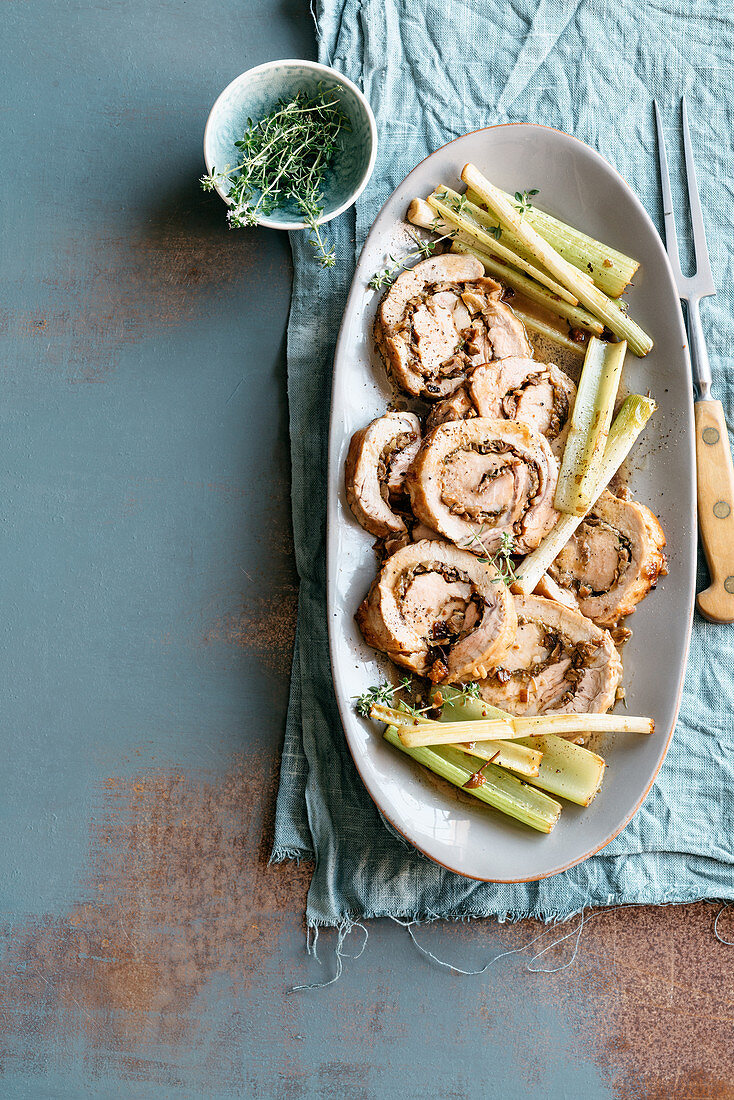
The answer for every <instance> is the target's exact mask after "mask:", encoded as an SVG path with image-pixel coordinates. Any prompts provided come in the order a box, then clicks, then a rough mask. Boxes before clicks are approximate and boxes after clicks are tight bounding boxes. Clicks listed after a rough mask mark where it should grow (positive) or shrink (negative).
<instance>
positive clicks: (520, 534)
mask: <svg viewBox="0 0 734 1100" xmlns="http://www.w3.org/2000/svg"><path fill="white" fill-rule="evenodd" d="M557 480H558V464H557V462H556V460H555V458H554V457H553V453H552V451H551V449H550V444H549V443H548V441H547V440H546V439H545V437H544V436H542V435H540V434H539V433H538V432H536V431H534V430H533V429H532V428H530V427H528V425H527V424H520V423H519V422H518V421H515V420H490V419H486V418H484V417H477V418H476V419H474V420H457V421H453V422H451V423H448V424H441V425H439V427H437V428H434V430H433V431H432V432H431V433H430V434H429V435H428V436H427V437H426V438H425V439H424V441H423V443H422V444H421V447H420V450H419V451H418V454H417V456H416V458H415V460H414V462H413V465H412V466H411V468H410V470H409V471H408V477H407V485H408V490H409V492H410V499H411V503H412V507H413V512H414V514H415V516H416V517H417V518H418V519H419V520H421V522H423V523H425V524H426V525H427V526H428V527H431V528H433V529H434V530H436V531H439V532H440V533H441V534H442V535H444V536H445V537H446V538H447V539H450V540H451V542H455V543H456V544H457V546H461V547H463V548H465V549H469V550H471V551H472V552H473V553H476V554H484V553H492V552H494V551H497V550H498V549H499V548H500V547H501V546H503V547H504V546H507V544H508V539H509V540H511V546H512V548H513V552H516V553H518V554H525V553H527V552H528V551H530V550H534V549H535V547H536V546H538V545H539V543H540V542H541V541H542V539H543V538H544V537H545V535H546V534H547V533H548V531H550V529H551V528H552V527H553V525H554V523H555V522H556V520H557V519H558V513H557V512H556V511H555V509H554V508H553V495H554V493H555V489H556V482H557Z"/></svg>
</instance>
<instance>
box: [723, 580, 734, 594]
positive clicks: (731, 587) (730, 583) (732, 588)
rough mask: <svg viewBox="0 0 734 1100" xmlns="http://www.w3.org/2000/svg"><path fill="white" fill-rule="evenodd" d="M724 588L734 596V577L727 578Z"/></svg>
mask: <svg viewBox="0 0 734 1100" xmlns="http://www.w3.org/2000/svg"><path fill="white" fill-rule="evenodd" d="M724 588H725V589H726V591H727V592H729V593H730V594H731V595H732V596H734V577H727V578H726V580H725V581H724Z"/></svg>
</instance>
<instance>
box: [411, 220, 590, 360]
mask: <svg viewBox="0 0 734 1100" xmlns="http://www.w3.org/2000/svg"><path fill="white" fill-rule="evenodd" d="M407 216H408V221H409V222H410V223H411V225H415V226H418V227H419V228H420V229H430V230H431V231H432V232H434V233H440V234H441V235H442V236H445V235H447V234H450V233H451V232H452V226H451V225H449V223H448V222H447V221H444V220H443V219H442V218H437V217H436V216H435V211H434V209H433V207H432V206H430V205H429V204H428V203H427V202H426V200H425V199H413V200H412V202H411V203H410V206H409V207H408V215H407ZM451 251H452V252H463V253H465V254H467V255H469V256H476V258H477V259H478V260H480V261H481V262H482V263H483V264H484V268H485V271H487V272H488V273H489V274H490V275H493V276H494V277H495V278H496V279H499V280H500V282H502V283H504V284H505V285H506V286H511V287H513V288H514V289H515V290H519V291H521V292H522V293H523V294H524V295H525V297H526V298H528V299H530V300H531V301H533V302H537V303H538V304H539V305H541V306H543V307H544V308H545V309H547V310H548V311H549V312H550V313H555V314H556V316H558V317H563V318H564V320H566V321H568V322H569V324H571V325H572V326H573V327H574V328H580V329H585V330H586V331H587V332H592V333H595V334H596V335H597V336H601V334H602V332H603V331H604V326H603V325H602V324H601V322H600V321H598V320H597V318H596V317H593V316H592V315H591V314H590V313H589V312H588V310H586V309H583V308H582V307H580V306H577V305H576V306H574V305H571V303H570V302H563V301H561V300H560V299H559V298H557V297H556V296H555V295H554V294H552V293H551V292H550V291H549V290H548V289H547V288H546V287H543V286H541V285H540V284H539V283H537V282H534V281H533V280H532V279H529V278H527V276H526V275H523V274H522V272H520V271H518V270H517V268H515V267H512V266H511V265H509V264H505V263H502V262H501V261H500V260H497V259H495V256H494V255H490V254H489V253H488V252H487V251H486V250H484V249H480V248H478V247H477V245H476V243H475V238H472V237H471V236H470V235H469V234H468V233H464V232H462V231H461V230H459V231H458V232H457V234H456V236H455V237H454V239H453V244H452V247H451ZM554 338H555V335H554ZM559 342H560V341H559Z"/></svg>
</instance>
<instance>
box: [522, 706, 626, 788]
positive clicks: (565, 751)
mask: <svg viewBox="0 0 734 1100" xmlns="http://www.w3.org/2000/svg"><path fill="white" fill-rule="evenodd" d="M580 717H583V716H580ZM519 744H521V745H526V746H527V747H528V748H538V749H540V750H541V752H542V753H543V756H542V758H541V761H540V772H539V774H538V775H537V776H536V777H529V778H528V779H527V782H528V783H532V784H533V785H534V786H536V787H540V788H541V789H542V790H544V791H549V792H550V794H555V795H558V796H560V797H561V798H567V799H568V801H569V802H576V803H577V804H578V805H579V806H588V805H589V803H590V802H591V800H592V798H593V797H594V795H595V794H596V793H597V791H598V790H599V788H600V787H601V783H602V779H603V778H604V769H605V768H606V764H605V763H604V760H603V759H602V757H601V756H597V754H596V753H595V752H591V751H590V750H589V749H586V748H584V747H583V745H574V744H572V742H571V741H566V740H564V738H563V737H556V736H554V734H552V733H551V734H547V735H544V736H541V737H526V738H524V739H523V740H522V741H520V742H519Z"/></svg>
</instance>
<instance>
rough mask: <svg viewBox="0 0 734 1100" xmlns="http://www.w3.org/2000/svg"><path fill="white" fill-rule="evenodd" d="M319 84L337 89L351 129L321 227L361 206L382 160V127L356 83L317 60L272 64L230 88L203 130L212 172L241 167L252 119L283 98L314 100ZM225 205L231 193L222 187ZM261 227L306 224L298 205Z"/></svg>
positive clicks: (327, 192) (327, 183) (329, 179)
mask: <svg viewBox="0 0 734 1100" xmlns="http://www.w3.org/2000/svg"><path fill="white" fill-rule="evenodd" d="M319 84H322V85H323V87H325V88H327V89H332V88H333V89H334V90H335V91H336V92H337V94H338V96H339V100H340V105H341V109H342V110H343V112H344V114H345V115H346V116H347V117H348V119H349V121H350V125H351V128H350V129H349V130H347V129H346V128H345V129H343V130H342V132H341V135H340V142H339V148H338V150H337V152H336V154H335V156H334V160H333V162H332V164H331V167H330V168H328V169H327V171H326V172H325V174H324V178H323V182H322V192H323V196H324V215H323V217H322V218H320V220H319V224H323V223H324V222H328V221H331V219H332V218H336V217H337V216H338V215H339V214H341V213H342V212H343V211H344V210H347V209H348V208H349V207H350V206H351V205H352V203H354V202H356V201H357V199H358V198H359V196H360V195H361V194H362V191H363V190H364V189H365V187H366V186H367V181H368V180H369V178H370V176H371V175H372V169H373V168H374V166H375V157H376V156H377V127H376V125H375V116H374V115H373V114H372V108H371V107H370V105H369V103H368V102H367V100H366V99H365V97H364V96H363V95H362V93H361V92H360V90H359V88H358V87H357V85H356V84H353V83H352V81H351V80H348V79H347V77H346V76H342V74H341V73H338V72H337V71H336V69H330V68H328V66H326V65H319V64H317V63H316V62H315V61H268V62H267V63H266V64H265V65H258V66H257V68H255V69H248V71H247V72H246V73H242V75H241V76H238V77H237V78H236V79H235V80H233V81H232V83H231V84H228V85H227V87H226V88H225V89H224V91H223V92H222V94H221V95H220V96H219V98H218V99H217V101H216V103H215V104H214V106H213V107H212V109H211V113H210V114H209V118H208V120H207V124H206V129H205V130H204V160H205V161H206V167H207V171H208V172H209V173H215V172H216V171H217V170H218V171H220V172H221V171H222V170H224V169H225V168H227V166H230V165H235V164H237V157H238V153H239V150H238V149H236V148H235V144H234V143H235V142H236V141H241V139H242V137H243V135H244V133H245V131H246V130H247V125H248V121H247V120H248V119H252V120H253V121H254V122H256V121H257V120H258V119H261V118H263V117H264V116H265V115H266V114H268V112H269V111H271V110H272V109H273V107H275V105H276V104H277V102H278V100H279V99H282V98H290V97H292V96H294V95H295V94H296V92H299V91H303V92H307V93H308V94H311V95H313V94H314V93H315V92H316V91H317V89H318V86H319ZM217 191H218V192H219V194H220V195H221V196H222V198H223V199H224V201H225V202H229V199H228V196H227V191H226V188H223V187H221V186H217ZM258 224H259V225H267V226H270V227H271V228H273V229H303V228H305V224H304V222H303V220H302V216H301V212H300V210H299V209H298V207H297V206H296V205H295V203H290V204H284V205H283V206H281V207H279V208H278V209H277V210H273V211H272V212H271V213H270V214H268V215H267V217H262V218H258Z"/></svg>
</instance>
